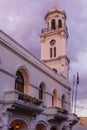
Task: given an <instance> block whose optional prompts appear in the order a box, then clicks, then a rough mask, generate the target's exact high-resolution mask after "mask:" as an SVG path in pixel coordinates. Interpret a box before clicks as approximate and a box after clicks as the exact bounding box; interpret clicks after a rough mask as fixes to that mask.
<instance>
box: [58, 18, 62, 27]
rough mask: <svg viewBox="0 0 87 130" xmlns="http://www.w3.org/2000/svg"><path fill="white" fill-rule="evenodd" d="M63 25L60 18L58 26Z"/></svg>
mask: <svg viewBox="0 0 87 130" xmlns="http://www.w3.org/2000/svg"><path fill="white" fill-rule="evenodd" d="M61 27H62V20H61V19H59V20H58V28H61Z"/></svg>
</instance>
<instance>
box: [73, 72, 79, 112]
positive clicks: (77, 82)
mask: <svg viewBox="0 0 87 130" xmlns="http://www.w3.org/2000/svg"><path fill="white" fill-rule="evenodd" d="M78 84H79V74H78V72H77V81H76V93H75V107H74V113H75V114H76V105H77V88H78Z"/></svg>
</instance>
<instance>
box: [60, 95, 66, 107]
mask: <svg viewBox="0 0 87 130" xmlns="http://www.w3.org/2000/svg"><path fill="white" fill-rule="evenodd" d="M61 104H62V108H65V95H64V94H63V95H62V98H61Z"/></svg>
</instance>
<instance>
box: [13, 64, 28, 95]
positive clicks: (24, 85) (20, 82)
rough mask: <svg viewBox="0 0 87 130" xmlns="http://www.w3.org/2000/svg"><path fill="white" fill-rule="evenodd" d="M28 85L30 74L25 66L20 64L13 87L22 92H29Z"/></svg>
mask: <svg viewBox="0 0 87 130" xmlns="http://www.w3.org/2000/svg"><path fill="white" fill-rule="evenodd" d="M29 85H30V74H29V72H28V70H27V69H26V68H25V67H23V66H21V67H19V69H18V70H17V72H16V78H15V89H16V90H18V91H20V92H22V93H25V94H29Z"/></svg>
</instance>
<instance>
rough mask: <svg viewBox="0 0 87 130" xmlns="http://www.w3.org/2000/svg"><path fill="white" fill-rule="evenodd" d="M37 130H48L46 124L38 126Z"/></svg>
mask: <svg viewBox="0 0 87 130" xmlns="http://www.w3.org/2000/svg"><path fill="white" fill-rule="evenodd" d="M35 130H46V126H45V125H44V124H42V123H40V124H38V125H37V126H36V129H35Z"/></svg>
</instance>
